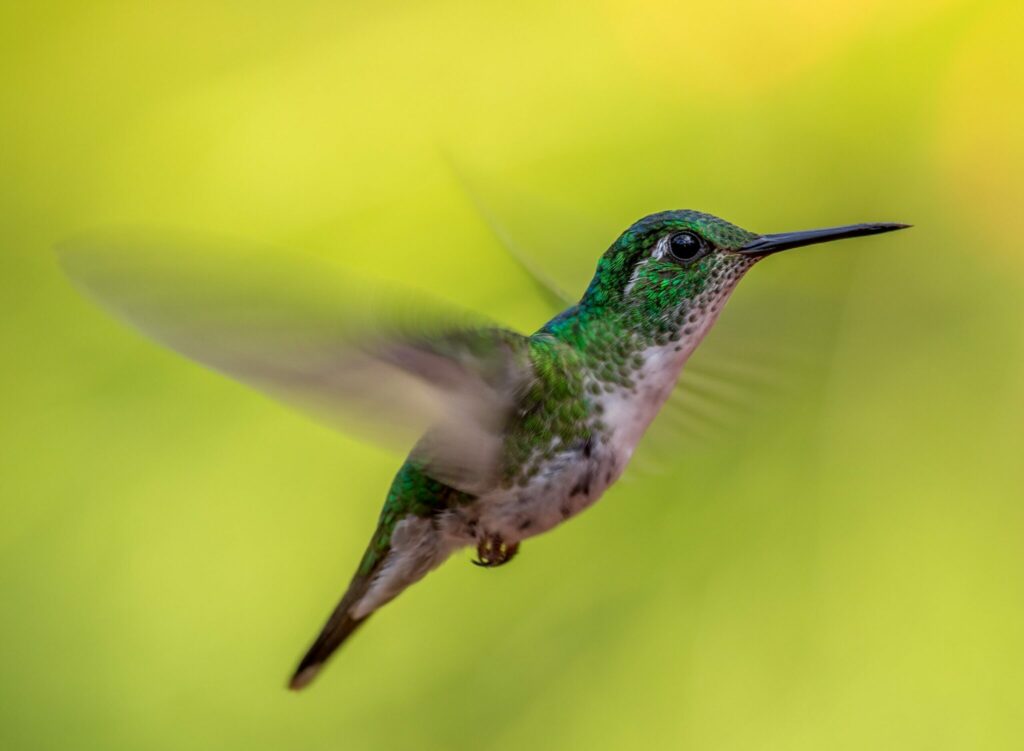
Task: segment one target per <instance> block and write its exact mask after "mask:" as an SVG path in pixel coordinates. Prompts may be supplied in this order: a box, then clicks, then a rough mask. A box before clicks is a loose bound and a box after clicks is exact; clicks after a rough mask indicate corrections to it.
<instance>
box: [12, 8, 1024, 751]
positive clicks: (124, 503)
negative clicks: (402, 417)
mask: <svg viewBox="0 0 1024 751" xmlns="http://www.w3.org/2000/svg"><path fill="white" fill-rule="evenodd" d="M1022 32H1024V6H1022V4H1021V3H1019V2H1016V1H1015V0H1007V1H1005V2H984V1H981V0H918V1H915V0H909V1H905V2H904V1H900V2H892V1H891V0H885V1H884V2H883V0H847V1H843V0H831V1H826V2H822V1H821V0H818V1H816V2H809V1H804V0H782V1H781V2H757V1H755V0H741V1H740V2H736V3H729V4H724V5H723V4H721V3H714V2H708V1H707V0H695V1H694V2H667V1H663V2H641V3H637V2H617V1H612V0H606V1H603V2H571V1H570V2H550V0H546V1H545V2H534V0H520V2H516V3H506V4H501V5H499V4H486V3H472V2H429V3H427V2H415V3H414V2H387V1H385V2H381V1H380V0H376V1H375V2H365V3H356V2H351V3H333V2H322V3H317V2H306V3H290V4H284V3H267V2H218V3H209V2H180V1H178V0H175V2H146V3H131V2H97V1H94V2H77V3H76V2H45V3H24V2H5V3H3V5H2V7H0V39H2V45H0V72H2V94H0V155H2V165H3V167H2V176H3V179H2V180H0V230H2V232H0V301H2V303H0V304H2V310H3V315H2V316H0V336H2V342H3V367H2V368H0V380H2V389H0V407H2V419H0V501H2V505H0V595H2V611H0V612H2V616H0V666H2V669H0V747H3V748H5V749H17V750H18V751H21V750H23V749H24V750H26V751H27V750H30V749H104V750H105V751H112V750H114V749H147V750H148V749H154V750H157V749H193V750H199V749H218V750H219V751H230V750H232V749H245V750H246V751H254V750H255V749H276V750H280V749H293V748H294V749H325V750H326V749H368V750H371V751H373V750H376V749H424V750H429V749H439V750H440V749H444V750H448V749H473V748H487V749H494V750H497V749H513V748H523V747H527V748H530V749H534V750H535V751H541V749H566V748H577V747H579V748H590V749H624V748H687V749H745V750H747V749H822V748H828V749H864V748H898V749H904V750H906V749H965V748H977V749H1011V748H1019V747H1020V745H1021V743H1022V742H1024V712H1022V711H1021V700H1022V697H1024V646H1022V645H1024V571H1022V567H1024V544H1022V542H1024V539H1022V538H1024V511H1022V501H1024V497H1022V490H1024V462H1022V461H1021V451H1022V448H1024V447H1022V441H1021V426H1022V423H1024V386H1022V381H1024V378H1022V376H1024V347H1022V344H1024V342H1022V323H1024V310H1022V305H1021V295H1022V293H1024V251H1022V249H1021V240H1020V238H1021V235H1022V233H1024V211H1022V208H1021V206H1022V202H1024V137H1022V133H1024V55H1022V53H1021V51H1020V39H1021V34H1022ZM455 165H458V168H457V169H453V167H454V166H455ZM457 173H461V177H460V176H457ZM684 207H687V208H699V209H703V210H706V211H711V212H713V213H716V214H719V215H721V216H724V217H726V218H728V219H730V220H733V221H735V222H736V223H738V224H741V225H743V226H746V227H748V228H752V229H755V230H759V231H765V232H768V231H782V230H789V229H803V228H809V227H815V226H822V225H829V224H841V223H847V222H853V221H865V220H890V221H893V220H895V221H908V222H913V223H914V224H915V225H916V227H915V228H914V229H913V230H910V231H908V232H902V233H897V234H893V235H887V236H885V237H880V238H871V239H868V240H863V241H856V242H848V243H841V244H838V245H833V246H820V247H818V248H812V249H805V250H802V251H797V252H793V253H790V254H786V255H785V256H780V257H778V258H773V259H771V261H770V262H767V263H765V264H763V265H761V266H759V267H758V268H757V269H755V270H754V272H753V273H751V275H750V276H749V277H748V278H747V279H746V280H745V281H744V282H743V284H742V285H741V287H740V289H739V290H738V292H737V294H736V296H735V297H734V298H733V300H732V302H731V303H730V306H729V309H727V311H726V313H725V315H724V316H723V317H722V319H721V321H720V323H719V324H718V326H717V328H716V329H715V330H714V331H713V332H712V334H711V336H710V337H709V339H708V341H707V342H706V353H701V355H699V356H698V358H697V360H698V361H699V360H701V358H703V365H704V366H706V367H707V368H708V369H709V371H710V372H721V373H723V376H722V379H723V383H728V384H731V385H732V386H734V387H735V389H734V390H735V391H736V392H743V393H744V394H746V396H745V397H743V398H742V399H739V400H738V401H740V402H744V401H745V402H746V404H741V405H739V407H738V408H737V409H732V408H730V409H729V410H725V411H724V412H723V411H720V413H722V414H725V413H728V414H727V417H726V418H725V419H724V420H719V419H717V418H716V419H715V420H711V421H709V423H714V425H713V428H714V429H713V430H708V431H706V432H705V433H700V432H699V431H698V432H694V431H692V430H690V428H692V426H693V423H692V421H689V422H687V421H683V422H682V431H681V432H680V431H674V430H672V429H670V428H671V426H668V425H667V423H668V422H669V420H668V419H666V421H665V422H666V424H664V425H663V424H658V425H656V426H655V428H653V429H652V432H651V434H650V435H649V436H648V440H647V441H646V442H645V444H643V445H642V447H641V449H640V450H639V451H638V454H637V457H636V466H635V467H633V468H631V470H630V472H629V473H628V475H627V478H626V479H624V480H623V482H622V483H621V484H620V485H618V486H617V487H615V488H614V489H613V490H612V491H611V492H610V493H609V494H608V495H607V496H606V497H605V499H604V500H603V501H602V502H601V503H600V504H598V505H597V506H595V507H594V508H593V509H592V510H590V511H588V512H587V513H586V514H584V515H582V516H581V517H579V518H578V519H575V520H573V521H572V522H571V523H570V524H567V525H565V526H564V527H562V528H560V529H558V530H556V531H554V532H552V533H549V534H548V535H545V536H543V537H540V538H537V539H535V540H531V541H529V542H528V543H527V544H525V545H524V546H523V551H522V553H521V554H520V557H519V558H518V559H517V560H516V561H515V563H514V565H511V566H508V567H506V568H502V569H500V570H496V571H483V570H481V569H477V568H475V567H473V566H470V565H469V554H468V552H467V553H466V554H465V555H460V556H456V557H455V559H454V560H452V561H451V562H449V563H448V564H447V565H446V566H445V567H444V568H442V569H441V570H440V571H438V572H437V573H435V574H433V575H431V576H430V577H428V579H427V580H425V581H424V582H422V583H421V584H419V585H418V586H416V587H415V588H414V589H412V590H410V591H409V592H408V593H406V594H405V595H404V596H403V597H402V598H401V599H399V600H398V601H396V602H395V603H394V604H392V605H390V606H389V607H388V608H387V609H385V610H384V611H382V612H381V613H380V614H379V615H377V616H376V617H375V618H374V620H373V622H372V624H371V625H370V626H368V627H367V628H366V629H364V630H363V631H361V632H360V633H359V634H358V636H357V637H356V638H355V639H353V641H352V642H351V643H350V644H349V645H347V647H346V648H345V649H344V650H343V651H342V652H341V653H340V654H339V655H338V656H337V658H336V659H335V660H334V661H333V662H332V664H331V665H330V669H329V670H327V671H326V672H325V673H324V674H323V675H322V677H321V679H320V680H319V681H318V682H317V683H316V684H315V685H314V686H313V687H312V688H311V689H310V690H309V691H307V692H306V693H303V694H300V695H296V694H292V693H289V692H287V691H285V689H284V682H285V679H286V677H287V675H288V673H289V671H290V669H291V668H292V666H293V664H294V661H295V660H296V659H297V658H298V657H299V655H300V653H301V652H302V650H303V649H304V648H305V646H306V645H307V643H308V642H309V640H310V639H311V638H312V636H313V635H314V632H315V631H316V629H318V628H319V626H320V624H321V619H322V618H323V617H324V616H325V615H326V613H327V611H328V610H329V609H330V607H331V606H332V605H333V602H334V600H335V598H336V596H337V595H338V594H339V593H340V591H341V590H342V588H343V586H344V585H345V583H346V582H347V580H348V577H349V576H350V574H351V571H352V569H353V567H354V565H355V563H356V561H357V559H358V557H359V555H360V553H361V551H362V548H363V546H364V544H365V542H366V539H367V537H368V535H369V533H370V530H371V529H372V526H373V524H374V521H375V518H376V515H377V512H378V508H379V504H380V503H381V501H382V498H383V494H384V492H385V490H386V487H387V484H388V482H389V480H390V477H391V474H392V472H393V471H394V469H395V468H396V466H397V464H398V462H399V460H400V456H399V455H397V454H394V453H389V452H387V451H384V450H380V449H378V448H375V447H374V446H372V445H368V444H365V443H363V442H360V441H359V440H358V439H356V438H353V437H350V436H346V435H339V434H336V433H334V432H331V431H329V430H327V429H325V428H323V427H321V426H319V425H318V424H316V423H314V422H311V421H308V420H307V419H305V418H304V417H302V416H299V415H297V414H295V413H292V412H290V411H288V410H287V409H285V408H283V407H280V406H278V405H277V404H274V403H272V402H270V401H268V400H266V399H264V398H263V397H261V396H259V395H257V394H255V393H253V392H250V391H248V390H246V389H245V388H243V387H241V386H238V385H235V384H233V383H231V382H229V381H227V380H226V379H224V378H221V377H219V376H217V375H215V374H213V373H210V372H208V371H205V370H203V369H201V368H199V367H196V366H194V365H193V364H191V363H189V362H187V361H185V360H184V359H181V358H179V357H177V356H176V355H174V354H172V353H170V352H167V351H164V350H162V349H160V348H159V347H158V346H156V345H153V344H151V343H149V342H147V341H145V340H144V339H142V338H141V337H139V336H138V335H136V334H135V333H134V332H132V331H130V330H128V329H126V328H124V327H122V326H120V325H119V324H118V323H117V322H115V321H113V320H112V319H110V318H108V317H107V316H106V315H105V314H104V313H103V312H102V311H101V310H99V309H98V308H96V307H95V306H94V305H93V304H91V303H90V302H89V301H88V300H86V299H84V298H83V297H81V296H80V295H79V294H78V293H77V292H76V291H75V290H74V289H73V288H72V287H71V285H70V284H69V283H68V281H67V280H66V279H65V278H64V277H63V276H62V275H61V273H60V271H59V269H58V267H57V264H56V262H55V259H54V256H53V254H52V252H51V248H52V247H53V245H54V243H56V242H58V241H60V240H61V239H62V238H64V237H67V236H68V235H72V234H74V233H77V232H80V231H82V230H84V229H90V228H97V227H99V228H102V227H106V226H116V225H123V224H132V225H137V226H143V227H145V226H154V227H158V226H159V227H167V226H170V227H180V228H184V229H188V230H195V231H200V232H210V233H226V234H228V235H231V236H233V237H240V238H248V239H251V240H252V241H253V242H254V243H255V242H258V243H272V244H274V245H276V246H279V247H282V248H294V249H296V251H302V252H303V253H308V254H316V255H319V256H323V257H324V258H329V259H330V260H331V261H332V262H336V263H337V264H339V265H340V266H344V267H346V268H352V269H355V270H357V271H359V272H360V273H365V274H369V275H374V276H377V277H382V278H387V279H390V280H393V281H398V282H399V283H402V284H405V285H407V286H409V287H414V288H419V289H427V290H430V291H432V292H433V293H434V294H436V295H437V296H440V297H442V298H444V299H448V300H451V301H453V302H456V303H458V304H460V305H463V306H468V307H473V308H476V309H478V310H482V311H484V312H486V313H487V314H488V315H490V316H491V317H493V318H495V319H497V320H498V321H501V322H503V323H506V324H508V325H510V326H514V327H516V328H518V329H520V330H533V329H534V328H536V327H537V326H538V325H539V324H540V323H541V322H542V321H544V320H545V319H546V318H547V317H549V315H550V309H549V308H548V307H547V306H546V304H545V302H544V300H543V299H542V298H541V297H540V296H539V295H538V294H537V292H536V290H535V288H534V287H533V286H532V284H531V282H530V280H529V278H528V277H527V276H526V275H525V274H524V273H523V272H522V270H521V269H520V268H519V266H517V264H516V263H515V261H514V260H513V259H512V258H510V257H509V255H508V253H507V252H506V251H505V250H503V248H502V243H501V242H500V241H499V240H498V238H497V237H496V235H495V232H494V227H493V226H490V225H489V223H488V221H487V217H489V220H490V222H491V224H492V225H493V224H498V225H500V227H501V230H502V232H504V234H505V238H506V241H509V242H514V243H515V244H516V246H517V247H518V248H520V249H521V250H522V251H523V252H524V253H527V254H528V255H529V256H530V257H532V258H534V259H535V260H536V261H537V262H538V264H539V265H540V266H541V267H543V268H544V269H545V270H546V271H547V272H548V273H550V274H551V275H552V276H553V277H554V278H555V279H557V280H558V281H559V282H560V283H561V284H562V285H564V286H565V287H566V288H568V289H571V290H573V291H575V292H579V291H580V290H581V289H582V287H583V285H584V284H585V283H586V281H587V279H588V278H589V275H590V272H591V270H592V268H593V264H594V261H595V259H596V257H597V255H598V254H599V253H600V252H601V251H603V249H604V248H605V247H607V245H608V244H609V243H610V242H611V241H612V240H613V239H614V237H615V236H616V235H617V233H618V232H620V231H621V230H622V229H623V228H624V227H625V226H626V225H628V224H629V223H630V222H632V221H633V220H635V219H636V218H638V217H639V216H641V215H643V214H646V213H649V212H651V211H655V210H661V209H666V208H684ZM485 215H486V216H485ZM239 273H241V274H244V269H240V270H239ZM718 362H725V363H726V366H725V367H720V366H719V365H718V364H717V363H718ZM698 364H701V363H700V362H696V361H695V365H698ZM715 368H718V371H715ZM729 374H731V375H729ZM752 374H753V375H752ZM751 402H752V403H753V404H751ZM733 406H736V405H733ZM715 409H717V408H715ZM737 412H738V413H737Z"/></svg>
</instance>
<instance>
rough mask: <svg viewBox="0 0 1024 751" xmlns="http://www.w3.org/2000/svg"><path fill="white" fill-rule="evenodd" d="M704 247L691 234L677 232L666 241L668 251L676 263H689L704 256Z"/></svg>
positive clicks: (698, 239)
mask: <svg viewBox="0 0 1024 751" xmlns="http://www.w3.org/2000/svg"><path fill="white" fill-rule="evenodd" d="M705 248H706V245H705V243H704V241H703V240H702V239H701V238H700V237H698V236H697V235H695V234H694V233H693V232H677V233H676V234H674V235H672V237H670V238H669V240H668V250H669V252H670V253H671V254H672V257H673V258H675V259H676V260H677V261H682V262H683V263H689V262H690V261H694V260H696V259H697V258H700V257H701V256H702V255H704V250H705Z"/></svg>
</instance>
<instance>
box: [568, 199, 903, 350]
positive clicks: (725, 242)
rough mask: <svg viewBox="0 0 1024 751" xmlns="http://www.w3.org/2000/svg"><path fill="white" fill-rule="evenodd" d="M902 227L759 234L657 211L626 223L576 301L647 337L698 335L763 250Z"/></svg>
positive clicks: (693, 215)
mask: <svg viewBox="0 0 1024 751" xmlns="http://www.w3.org/2000/svg"><path fill="white" fill-rule="evenodd" d="M906 226H908V225H905V224H855V225H847V226H843V227H833V228H829V229H818V230H806V231H801V232H784V233H780V234H770V235H759V234H757V233H755V232H750V231H748V230H745V229H742V228H741V227H737V226H736V225H735V224H731V223H729V222H727V221H725V220H724V219H719V218H718V217H716V216H712V215H711V214H704V213H701V212H699V211H689V210H683V211H663V212H660V213H657V214H651V215H650V216H646V217H644V218H643V219H641V220H640V221H638V222H636V223H635V224H633V225H632V226H631V227H630V228H629V229H627V230H626V231H625V232H623V233H622V235H620V236H619V238H618V239H617V240H616V241H615V242H614V243H613V244H612V246H611V247H610V248H609V249H608V250H607V252H605V254H604V255H603V256H602V257H601V260H600V261H599V262H598V265H597V271H596V273H595V274H594V278H593V280H592V281H591V283H590V286H589V287H588V288H587V291H586V293H585V294H584V297H583V300H582V301H581V306H582V307H583V308H585V309H588V310H590V311H593V312H595V313H601V312H607V313H609V314H612V315H615V316H616V317H622V318H623V319H624V321H625V322H626V323H627V325H628V327H629V328H630V329H632V330H634V331H638V332H643V333H644V334H646V335H647V336H649V337H650V339H651V340H652V343H665V342H667V341H668V340H670V339H671V340H678V339H679V338H681V337H686V338H694V337H696V338H699V337H700V335H702V334H703V333H704V332H705V331H706V330H707V328H708V327H710V325H711V324H712V323H713V322H714V320H715V318H716V317H717V315H718V313H719V312H720V311H721V308H722V305H723V304H724V303H725V300H726V298H727V297H728V296H729V293H730V292H732V290H733V288H734V287H735V286H736V284H737V283H738V282H739V280H740V279H741V278H742V277H743V275H744V274H745V273H746V272H747V270H748V269H750V267H751V266H753V265H754V264H755V263H757V261H759V260H760V259H762V258H764V257H765V256H768V255H772V254H773V253H777V252H779V251H782V250H787V249H790V248H797V247H801V246H803V245H811V244H814V243H823V242H829V241H831V240H839V239H842V238H847V237H859V236H861V235H873V234H878V233H881V232H889V231H891V230H896V229H902V228H903V227H906ZM662 340H664V341H662Z"/></svg>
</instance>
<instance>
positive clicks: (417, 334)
mask: <svg viewBox="0 0 1024 751" xmlns="http://www.w3.org/2000/svg"><path fill="white" fill-rule="evenodd" d="M58 256H59V258H60V261H61V263H62V265H63V266H64V268H65V270H66V271H67V273H68V275H69V276H70V277H71V278H72V279H73V280H74V282H75V283H76V284H77V285H78V286H80V287H81V288H83V289H84V290H85V291H86V292H87V293H88V294H89V295H90V296H92V297H93V298H94V299H96V300H97V301H98V302H99V303H100V304H101V305H103V306H104V307H106V308H107V309H109V310H110V311H111V312H113V313H114V314H115V315H116V316H117V317H119V318H121V319H123V320H124V321H126V322H127V323H129V324H130V325H132V326H133V327H135V328H136V329H138V330H139V331H141V332H142V333H144V334H146V335H147V336H149V337H151V338H153V339H155V340H156V341H159V342H161V343H162V344H165V345H167V346H169V347H171V348H172V349H174V350H176V351H178V352H180V353H181V354H183V355H186V356H187V357H189V358H191V359H193V360H196V361H198V362H200V363H202V364H204V365H206V366H208V367H210V368H213V369H214V370H217V371H219V372H221V373H224V374H226V375H229V376H231V377H233V378H235V379H237V380H239V381H242V382H244V383H246V384H248V385H250V386H253V387H255V388H257V389H259V390H260V391H263V392H265V393H267V394H269V395H271V396H273V397H275V398H277V399H279V400H281V401H284V402H286V403H288V404H290V405H293V406H296V407H298V408H300V409H302V410H303V411H305V412H307V413H309V414H311V415H313V416H314V417H315V418H317V419H319V420H326V421H327V422H328V423H330V424H332V425H333V426H335V427H340V428H341V429H342V430H345V431H346V432H351V431H353V430H355V431H356V432H357V433H360V434H361V435H364V436H366V437H369V438H372V439H374V440H376V441H378V442H383V443H385V444H387V445H395V444H396V442H397V443H399V444H404V445H405V447H406V448H407V447H408V444H409V443H410V442H411V441H412V440H414V439H415V437H416V436H419V435H421V434H423V433H424V432H425V431H426V432H427V436H426V438H425V439H424V440H423V441H421V442H420V444H419V445H418V446H417V451H418V452H419V454H420V456H422V457H423V458H424V459H425V460H426V461H427V462H428V464H429V466H430V469H431V474H432V475H433V476H435V477H436V478H437V479H438V480H440V481H442V482H445V483H447V484H449V485H451V486H452V487H456V488H458V489H460V490H464V491H466V492H471V493H475V492H480V491H481V490H483V489H485V488H486V487H488V486H489V484H490V483H491V482H493V480H494V477H495V475H496V472H497V465H498V463H499V461H500V456H499V451H500V447H501V436H502V432H503V430H504V425H505V421H506V419H507V416H508V414H509V410H510V409H511V406H512V404H513V401H514V399H515V396H516V394H517V393H519V392H520V390H521V389H522V388H524V387H525V384H526V382H527V380H528V377H529V376H528V373H529V368H528V367H527V363H526V361H525V360H524V351H525V346H524V343H525V338H524V337H522V336H520V335H519V334H516V333H514V332H511V331H508V330H505V329H501V328H497V327H494V326H492V325H490V324H489V323H488V322H486V321H484V320H482V319H480V318H478V317H475V316H472V315H469V314H467V313H465V312H462V311H459V310H457V309H454V308H452V307H449V306H445V305H441V304H439V303H437V302H435V301H432V300H429V299H427V298H425V297H424V296H417V295H414V294H412V293H410V292H408V291H405V290H403V291H401V292H400V293H399V292H398V291H396V290H393V289H388V288H386V287H384V286H383V285H380V284H377V285H373V284H367V283H365V282H356V281H354V280H352V279H346V278H345V277H344V275H342V274H339V273H338V271H337V270H336V269H334V268H332V267H330V265H329V264H322V263H317V262H316V259H306V258H303V259H302V260H301V261H298V260H296V259H295V258H294V257H287V256H285V255H283V254H281V253H276V252H274V251H269V250H264V249H258V248H256V249H254V248H239V247H238V246H237V245H235V244H232V243H226V242H225V243H210V242H205V241H197V240H196V239H195V238H187V237H168V238H162V239H159V240H156V239H154V238H152V237H141V236H133V235H130V234H127V233H126V234H122V235H108V236H105V237H89V238H82V239H79V240H76V241H74V242H69V243H66V244H65V245H63V246H62V247H60V248H58Z"/></svg>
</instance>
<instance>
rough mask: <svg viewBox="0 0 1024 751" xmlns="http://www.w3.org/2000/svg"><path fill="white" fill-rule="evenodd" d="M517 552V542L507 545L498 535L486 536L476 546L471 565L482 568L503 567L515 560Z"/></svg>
mask: <svg viewBox="0 0 1024 751" xmlns="http://www.w3.org/2000/svg"><path fill="white" fill-rule="evenodd" d="M518 552H519V543H518V542H517V543H513V544H512V545H509V544H507V543H506V542H505V541H504V540H502V539H501V538H500V537H498V535H487V537H485V538H483V539H482V540H480V543H479V544H478V545H477V546H476V560H475V561H473V563H474V564H476V565H477V566H483V567H484V568H494V567H495V566H504V565H505V564H506V563H508V562H509V561H511V560H512V559H513V558H515V556H516V553H518Z"/></svg>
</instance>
